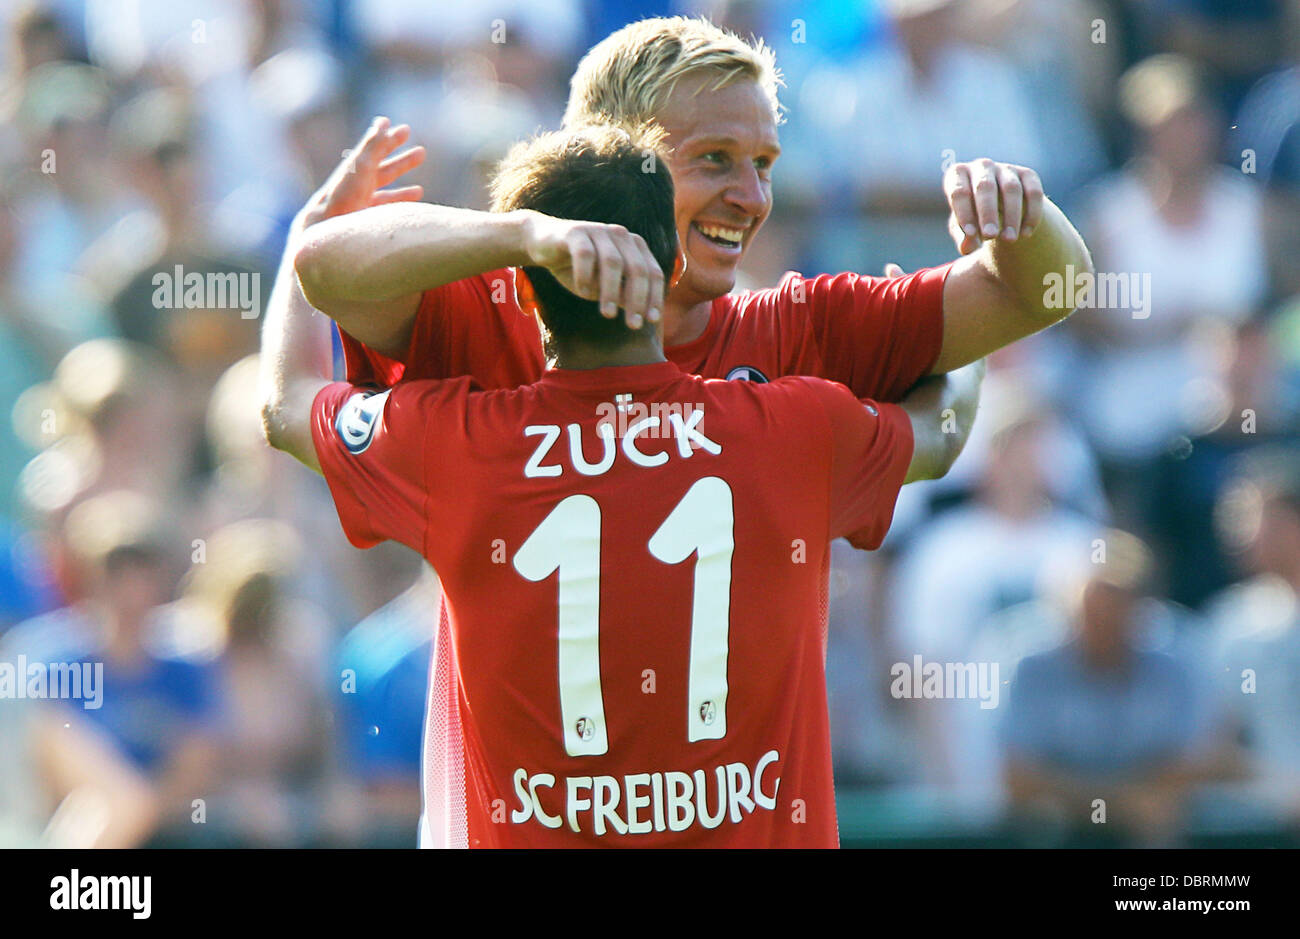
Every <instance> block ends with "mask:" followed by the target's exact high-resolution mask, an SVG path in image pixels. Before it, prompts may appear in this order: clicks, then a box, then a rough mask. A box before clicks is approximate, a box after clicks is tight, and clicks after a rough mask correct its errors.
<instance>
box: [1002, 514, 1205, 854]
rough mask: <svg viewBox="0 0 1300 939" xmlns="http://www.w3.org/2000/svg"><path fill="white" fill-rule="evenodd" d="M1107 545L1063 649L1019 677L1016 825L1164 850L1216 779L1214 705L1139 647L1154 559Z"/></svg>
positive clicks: (1115, 540)
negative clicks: (1192, 799)
mask: <svg viewBox="0 0 1300 939" xmlns="http://www.w3.org/2000/svg"><path fill="white" fill-rule="evenodd" d="M1104 543H1105V547H1104V550H1105V555H1104V560H1102V561H1101V562H1100V563H1097V564H1095V565H1093V567H1092V569H1091V570H1090V571H1089V572H1088V576H1087V577H1086V580H1085V583H1084V585H1083V587H1082V590H1081V591H1080V592H1079V596H1078V599H1077V605H1076V607H1075V610H1074V614H1073V617H1072V619H1073V631H1072V635H1071V636H1070V638H1069V639H1068V641H1066V642H1065V643H1063V644H1061V645H1059V646H1057V647H1056V648H1053V649H1050V650H1048V651H1046V652H1041V653H1038V654H1034V655H1030V656H1028V657H1026V658H1025V659H1024V660H1023V661H1021V662H1020V664H1019V666H1018V667H1017V669H1016V672H1015V677H1014V679H1013V680H1012V683H1011V699H1010V702H1009V706H1008V707H1007V709H1006V712H1005V725H1004V728H1003V730H1004V746H1005V748H1006V784H1007V789H1008V793H1009V796H1010V802H1011V806H1012V809H1013V812H1014V813H1015V817H1017V818H1019V819H1021V820H1023V819H1027V818H1033V819H1036V820H1038V821H1039V822H1042V821H1048V822H1053V821H1054V822H1056V823H1058V824H1059V825H1060V827H1061V829H1063V830H1064V831H1065V832H1068V833H1069V834H1070V835H1075V836H1078V835H1081V834H1082V833H1086V832H1092V833H1094V834H1095V833H1103V832H1104V833H1109V832H1112V831H1118V832H1119V833H1120V835H1119V837H1120V838H1121V839H1131V842H1132V843H1136V844H1140V845H1147V846H1154V845H1167V844H1170V843H1171V842H1173V841H1175V840H1176V839H1177V837H1178V836H1179V835H1180V833H1181V831H1182V826H1183V822H1184V819H1183V809H1184V800H1185V798H1186V796H1187V794H1188V791H1189V789H1190V788H1191V786H1192V785H1194V784H1195V783H1197V782H1200V781H1203V780H1205V779H1207V778H1209V777H1210V776H1211V775H1212V774H1213V772H1214V771H1215V770H1214V767H1215V764H1214V762H1213V760H1212V759H1211V758H1210V753H1211V752H1212V749H1213V747H1212V744H1213V736H1212V727H1211V724H1210V714H1211V709H1210V702H1209V700H1208V698H1209V695H1208V693H1207V686H1206V685H1205V684H1204V683H1202V682H1199V681H1198V680H1197V678H1196V676H1195V675H1194V674H1193V673H1192V670H1191V669H1190V667H1189V666H1188V665H1186V664H1185V663H1184V662H1182V661H1180V660H1179V659H1176V658H1173V657H1171V656H1169V655H1166V654H1164V653H1161V652H1150V651H1145V650H1144V649H1142V648H1141V647H1140V644H1139V641H1138V636H1139V631H1140V627H1141V622H1140V616H1141V614H1142V608H1143V607H1142V603H1141V601H1142V599H1143V597H1144V595H1145V593H1146V590H1147V587H1148V583H1149V577H1150V575H1151V565H1152V558H1151V554H1150V551H1149V550H1148V549H1147V547H1146V546H1145V545H1144V544H1142V543H1141V542H1140V541H1138V540H1137V539H1136V538H1134V537H1133V536H1132V535H1129V534H1127V533H1125V532H1120V531H1110V532H1107V533H1106V536H1105V539H1104ZM1103 825H1104V827H1103Z"/></svg>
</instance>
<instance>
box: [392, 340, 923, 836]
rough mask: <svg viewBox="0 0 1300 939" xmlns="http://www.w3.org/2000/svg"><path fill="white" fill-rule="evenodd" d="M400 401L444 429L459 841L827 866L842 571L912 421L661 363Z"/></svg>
mask: <svg viewBox="0 0 1300 939" xmlns="http://www.w3.org/2000/svg"><path fill="white" fill-rule="evenodd" d="M415 384H416V385H422V384H424V383H415ZM401 393H402V394H403V395H405V396H406V397H404V398H403V399H402V403H401V404H400V405H399V407H407V406H409V405H411V404H412V403H415V404H416V413H426V414H427V419H428V420H429V421H430V422H431V429H430V432H429V441H430V443H429V458H428V460H427V463H426V466H425V468H424V475H425V478H426V481H427V490H428V493H429V495H428V498H427V503H426V511H427V532H428V534H427V536H426V539H425V544H424V548H425V553H426V556H427V557H428V558H429V559H430V560H431V561H432V563H433V564H434V566H435V567H436V568H437V570H438V572H439V575H440V576H441V577H442V580H443V585H444V589H445V592H446V597H447V602H448V606H449V610H450V617H451V630H452V656H453V666H454V668H453V672H454V674H455V675H456V676H457V678H458V698H459V700H458V709H459V712H460V722H461V727H462V733H463V746H464V775H465V792H466V806H465V823H466V827H467V836H468V837H467V839H466V840H467V842H468V844H469V845H471V846H492V845H508V846H527V845H539V846H540V845H551V846H569V845H582V844H592V845H621V846H647V845H678V846H688V845H709V846H796V845H800V846H833V845H835V844H836V842H837V830H836V823H835V813H834V800H833V791H832V782H831V764H830V749H829V733H828V728H827V715H826V701H825V683H824V672H823V666H824V648H823V624H824V616H825V607H824V602H825V600H824V597H825V593H824V589H825V577H826V563H825V561H826V552H827V550H828V541H829V539H830V538H831V537H833V536H836V535H840V534H850V533H855V534H856V540H857V541H858V542H859V543H861V544H864V545H867V546H874V545H875V544H877V543H878V542H879V540H880V538H881V537H883V535H884V532H885V530H886V529H887V527H888V523H889V518H890V516H891V513H892V507H893V502H894V498H895V496H896V494H897V489H898V486H899V485H901V482H902V476H903V473H904V472H905V470H906V466H907V462H908V459H909V458H910V452H911V438H910V432H909V431H908V430H907V429H906V417H905V416H904V415H902V412H901V411H898V410H897V409H896V408H893V407H892V406H883V407H882V409H881V411H882V412H883V414H882V413H878V412H877V410H876V408H874V407H867V408H864V407H863V406H862V405H861V404H859V403H858V402H856V401H855V400H854V399H853V398H852V397H851V396H850V395H849V393H848V392H847V390H846V389H843V388H842V387H840V386H833V385H831V384H830V383H827V382H822V381H820V380H817V379H806V378H791V379H783V380H781V381H778V382H775V383H772V384H768V385H757V384H751V383H746V382H721V381H704V380H702V379H699V378H696V377H693V376H687V375H685V374H684V373H682V372H681V371H679V370H678V369H677V368H676V367H675V366H673V365H672V364H670V363H659V364H654V365H643V366H631V367H623V368H616V369H597V370H591V371H574V370H557V371H552V372H548V373H547V375H546V376H545V377H544V378H543V379H542V380H541V381H539V382H537V383H535V384H533V385H530V386H527V387H524V388H520V389H515V390H511V391H494V392H471V391H470V389H469V386H468V383H467V382H464V381H456V382H443V383H430V384H428V385H427V390H426V391H421V392H417V393H413V392H409V391H408V392H401ZM421 397H422V398H423V399H424V400H423V402H418V401H417V399H418V398H421ZM394 403H396V399H395V402H393V403H390V404H389V405H388V408H389V412H390V414H389V416H388V417H386V420H390V419H392V420H401V419H409V418H402V417H398V416H396V415H395V414H393V411H394ZM886 408H887V409H888V410H887V411H886V410H885V409H886ZM406 413H407V415H411V414H412V412H410V411H408V412H406ZM453 425H454V426H453ZM837 440H838V443H837V442H836V441H837Z"/></svg>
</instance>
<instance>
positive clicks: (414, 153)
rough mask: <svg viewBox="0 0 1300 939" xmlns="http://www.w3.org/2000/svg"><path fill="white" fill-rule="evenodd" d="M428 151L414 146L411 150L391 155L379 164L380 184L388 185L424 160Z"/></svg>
mask: <svg viewBox="0 0 1300 939" xmlns="http://www.w3.org/2000/svg"><path fill="white" fill-rule="evenodd" d="M426 155H427V151H426V150H425V149H424V147H412V148H411V149H409V150H404V151H403V152H401V153H399V154H397V155H396V156H391V157H389V158H388V159H386V160H384V162H382V163H380V164H379V169H378V171H377V173H376V176H375V178H376V181H377V182H378V183H379V185H380V186H387V185H388V184H389V183H391V182H392V181H393V180H395V179H397V178H398V177H400V176H404V175H405V174H407V173H409V172H410V171H411V170H413V169H415V168H416V167H417V166H419V165H420V164H421V163H423V162H424V158H425V156H426Z"/></svg>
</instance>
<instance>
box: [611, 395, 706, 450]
mask: <svg viewBox="0 0 1300 939" xmlns="http://www.w3.org/2000/svg"><path fill="white" fill-rule="evenodd" d="M703 418H704V405H703V404H692V403H690V402H689V401H688V402H685V403H683V402H681V401H652V402H650V403H649V404H647V403H646V402H644V401H634V400H633V399H632V396H631V395H630V394H619V395H615V396H614V400H613V401H612V402H610V401H603V402H601V403H600V404H598V405H597V406H596V428H597V431H596V432H597V433H601V430H600V428H601V427H604V426H608V427H610V428H612V429H613V431H614V439H615V440H622V439H623V438H624V437H626V436H628V434H631V435H632V436H633V437H646V438H650V439H654V438H658V437H663V438H667V437H672V436H675V435H676V432H677V431H679V430H680V431H683V432H685V430H686V429H687V428H689V429H691V430H694V428H695V426H696V425H697V424H699V422H700V421H701V420H703Z"/></svg>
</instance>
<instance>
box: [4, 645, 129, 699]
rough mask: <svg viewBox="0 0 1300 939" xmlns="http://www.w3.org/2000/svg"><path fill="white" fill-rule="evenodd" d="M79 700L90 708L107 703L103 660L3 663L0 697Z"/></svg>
mask: <svg viewBox="0 0 1300 939" xmlns="http://www.w3.org/2000/svg"><path fill="white" fill-rule="evenodd" d="M5 698H10V699H14V700H23V699H33V700H44V699H50V698H54V699H64V700H70V701H80V702H81V706H82V707H83V708H85V709H86V710H87V711H95V710H98V709H99V708H100V707H102V706H103V704H104V663H103V662H28V661H27V656H25V655H20V656H18V658H17V659H16V660H15V661H13V662H0V699H5Z"/></svg>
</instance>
